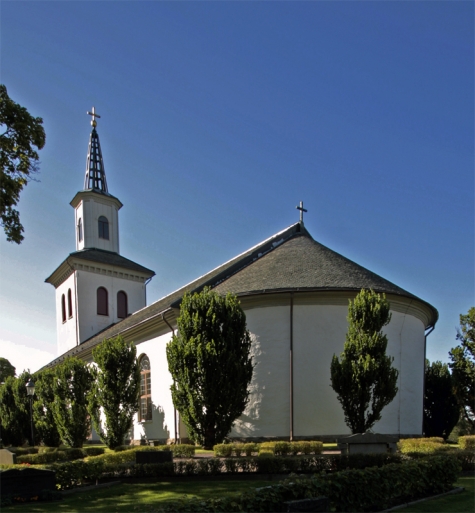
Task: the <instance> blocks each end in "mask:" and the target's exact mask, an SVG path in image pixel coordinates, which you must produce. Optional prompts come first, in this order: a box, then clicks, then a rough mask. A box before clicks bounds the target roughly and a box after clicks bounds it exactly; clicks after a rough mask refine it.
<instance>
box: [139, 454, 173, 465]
mask: <svg viewBox="0 0 475 513" xmlns="http://www.w3.org/2000/svg"><path fill="white" fill-rule="evenodd" d="M170 461H173V453H172V451H137V452H136V453H135V463H167V462H170Z"/></svg>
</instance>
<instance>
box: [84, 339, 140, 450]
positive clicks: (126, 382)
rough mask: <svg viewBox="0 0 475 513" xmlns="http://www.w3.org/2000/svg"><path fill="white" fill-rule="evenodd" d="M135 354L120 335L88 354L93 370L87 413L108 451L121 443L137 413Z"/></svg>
mask: <svg viewBox="0 0 475 513" xmlns="http://www.w3.org/2000/svg"><path fill="white" fill-rule="evenodd" d="M136 355H137V349H136V347H135V345H134V344H127V343H126V342H124V340H123V339H122V337H120V336H118V337H116V338H111V339H108V340H104V341H103V342H102V343H101V344H100V345H99V346H97V347H96V348H95V349H94V350H93V351H92V356H93V358H94V362H95V363H96V364H97V368H96V369H94V370H93V376H94V382H93V385H92V388H91V393H90V399H89V412H90V414H91V418H92V421H93V424H94V428H95V430H96V431H97V433H98V435H99V437H100V439H101V440H102V441H103V442H104V443H105V444H106V445H107V446H108V447H109V448H111V449H112V448H114V447H117V446H118V445H122V444H123V443H124V438H125V435H126V434H127V432H128V431H129V429H130V428H131V426H132V420H133V416H134V414H135V413H137V411H138V397H139V386H140V373H139V366H138V362H137V357H136ZM101 410H102V412H103V415H104V423H102V422H101ZM104 428H105V429H104Z"/></svg>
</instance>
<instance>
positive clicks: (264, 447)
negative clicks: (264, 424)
mask: <svg viewBox="0 0 475 513" xmlns="http://www.w3.org/2000/svg"><path fill="white" fill-rule="evenodd" d="M261 453H264V454H268V453H272V454H275V442H263V443H261V444H259V455H260V454H261Z"/></svg>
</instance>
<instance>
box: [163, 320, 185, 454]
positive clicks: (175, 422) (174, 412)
mask: <svg viewBox="0 0 475 513" xmlns="http://www.w3.org/2000/svg"><path fill="white" fill-rule="evenodd" d="M162 321H164V322H165V324H166V325H167V326H168V327H169V328H170V330H171V332H172V334H173V336H175V330H174V329H173V328H172V327H171V325H170V323H169V322H168V321H167V320H166V319H165V312H162ZM173 384H175V383H173ZM176 415H177V411H176V408H175V405H173V420H174V424H175V445H176V442H177V440H179V442H180V445H181V437H180V439H179V438H178V425H177V419H176Z"/></svg>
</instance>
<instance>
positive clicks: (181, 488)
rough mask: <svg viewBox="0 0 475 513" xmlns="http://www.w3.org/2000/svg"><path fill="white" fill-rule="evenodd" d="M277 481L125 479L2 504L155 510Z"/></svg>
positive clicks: (30, 508) (111, 512)
mask: <svg viewBox="0 0 475 513" xmlns="http://www.w3.org/2000/svg"><path fill="white" fill-rule="evenodd" d="M276 482H277V481H254V480H252V481H228V480H223V481H209V480H207V481H195V480H193V481H183V482H180V481H174V482H166V481H164V482H159V483H122V484H120V485H116V486H111V487H108V488H100V489H98V490H89V491H84V492H81V491H77V492H75V493H72V494H70V495H69V494H68V495H65V496H64V499H63V500H62V501H58V502H39V503H35V502H29V503H25V504H15V505H14V506H9V507H5V508H2V513H4V512H5V513H6V512H7V511H8V512H10V511H11V512H15V513H20V512H28V513H30V512H45V513H46V512H47V513H50V512H51V513H53V512H82V511H95V512H104V513H115V512H127V513H130V512H133V511H144V512H146V511H153V510H154V509H155V508H156V506H158V505H159V504H160V503H161V502H163V501H169V500H175V499H180V498H183V497H184V496H185V495H186V496H189V497H191V496H194V497H199V498H201V499H208V498H210V497H223V496H225V495H226V496H229V495H232V494H236V493H240V492H244V491H247V490H252V489H253V488H259V487H261V486H269V485H271V484H276Z"/></svg>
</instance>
